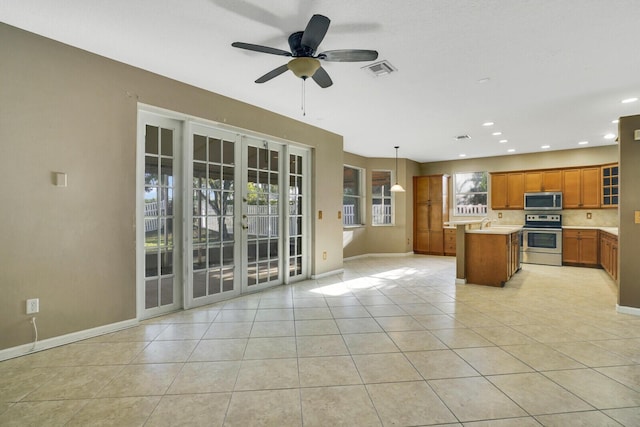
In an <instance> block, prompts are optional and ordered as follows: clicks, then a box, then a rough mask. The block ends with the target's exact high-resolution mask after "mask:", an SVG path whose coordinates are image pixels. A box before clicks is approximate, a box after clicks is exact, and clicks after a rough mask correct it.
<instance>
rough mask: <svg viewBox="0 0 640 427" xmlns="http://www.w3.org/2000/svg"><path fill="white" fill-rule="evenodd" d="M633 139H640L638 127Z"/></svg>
mask: <svg viewBox="0 0 640 427" xmlns="http://www.w3.org/2000/svg"><path fill="white" fill-rule="evenodd" d="M633 139H635V140H636V141H640V129H636V130H634V131H633Z"/></svg>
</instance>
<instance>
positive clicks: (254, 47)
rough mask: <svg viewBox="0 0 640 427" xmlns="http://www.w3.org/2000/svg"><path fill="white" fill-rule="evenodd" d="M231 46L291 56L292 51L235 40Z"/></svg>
mask: <svg viewBox="0 0 640 427" xmlns="http://www.w3.org/2000/svg"><path fill="white" fill-rule="evenodd" d="M231 46H233V47H238V48H240V49H246V50H252V51H254V52H262V53H270V54H272V55H280V56H291V52H287V51H286V50H282V49H276V48H275V47H269V46H261V45H259V44H251V43H242V42H233V43H231Z"/></svg>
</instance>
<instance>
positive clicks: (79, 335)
mask: <svg viewBox="0 0 640 427" xmlns="http://www.w3.org/2000/svg"><path fill="white" fill-rule="evenodd" d="M139 323H140V322H138V320H137V319H131V320H124V321H122V322H117V323H110V324H108V325H103V326H98V327H96V328H91V329H85V330H83V331H78V332H72V333H70V334H66V335H60V336H58V337H53V338H47V339H46V340H42V341H38V342H37V343H36V345H35V347H34V345H33V343H29V344H23V345H19V346H16V347H11V348H6V349H4V350H0V362H1V361H3V360H7V359H13V358H14V357H19V356H25V355H27V354H31V353H36V352H38V351H42V350H48V349H50V348H54V347H59V346H61V345H65V344H71V343H74V342H78V341H82V340H86V339H88V338H93V337H97V336H100V335H104V334H109V333H112V332H117V331H121V330H123V329H127V328H131V327H133V326H136V325H138V324H139Z"/></svg>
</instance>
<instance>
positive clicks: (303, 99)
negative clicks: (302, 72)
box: [302, 78, 307, 116]
mask: <svg viewBox="0 0 640 427" xmlns="http://www.w3.org/2000/svg"><path fill="white" fill-rule="evenodd" d="M306 81H307V79H304V78H303V79H302V115H303V116H306V115H307V110H306V108H305V104H306V99H305V98H306V96H305V95H306V94H305V85H304V83H305V82H306Z"/></svg>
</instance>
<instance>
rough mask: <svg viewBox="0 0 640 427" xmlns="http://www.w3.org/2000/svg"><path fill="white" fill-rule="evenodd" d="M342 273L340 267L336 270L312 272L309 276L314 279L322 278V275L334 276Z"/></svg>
mask: <svg viewBox="0 0 640 427" xmlns="http://www.w3.org/2000/svg"><path fill="white" fill-rule="evenodd" d="M342 273H344V269H342V268H340V269H338V270H332V271H327V272H326V273H320V274H312V275H311V278H312V279H314V280H315V279H322V278H323V277H329V276H335V275H336V274H342Z"/></svg>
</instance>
